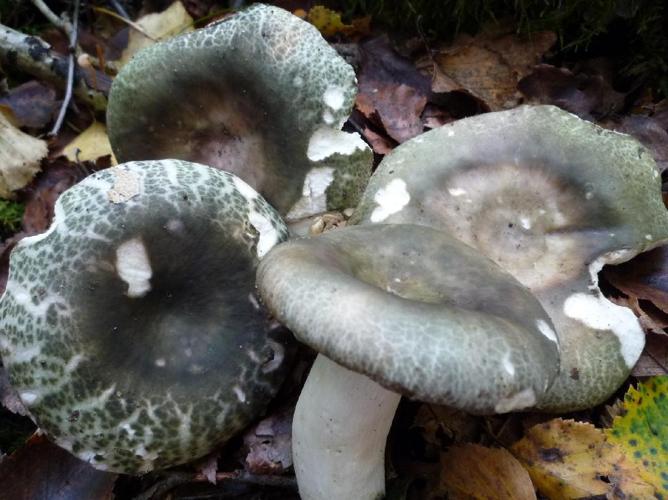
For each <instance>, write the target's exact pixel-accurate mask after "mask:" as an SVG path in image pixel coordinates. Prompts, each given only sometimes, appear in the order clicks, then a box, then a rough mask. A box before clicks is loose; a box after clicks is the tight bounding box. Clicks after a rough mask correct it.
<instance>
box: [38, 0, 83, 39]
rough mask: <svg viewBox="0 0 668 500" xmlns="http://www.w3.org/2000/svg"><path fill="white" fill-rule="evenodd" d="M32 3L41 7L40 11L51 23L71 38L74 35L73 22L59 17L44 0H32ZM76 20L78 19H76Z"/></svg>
mask: <svg viewBox="0 0 668 500" xmlns="http://www.w3.org/2000/svg"><path fill="white" fill-rule="evenodd" d="M32 3H33V5H34V6H35V7H37V8H38V9H39V11H40V12H41V13H42V14H44V17H46V18H47V19H48V20H49V22H50V23H51V24H53V25H54V26H56V27H58V28H60V29H61V30H63V31H64V32H65V34H66V35H67V36H68V37H70V38H71V36H72V31H74V29H75V28H74V27H73V26H72V23H70V22H69V21H68V20H67V19H63V18H60V17H58V16H57V15H56V14H55V13H54V12H53V11H52V10H51V9H50V8H49V6H48V5H47V4H45V3H44V1H43V0H32ZM75 22H76V20H75Z"/></svg>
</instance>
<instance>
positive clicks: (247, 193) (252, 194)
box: [232, 175, 258, 201]
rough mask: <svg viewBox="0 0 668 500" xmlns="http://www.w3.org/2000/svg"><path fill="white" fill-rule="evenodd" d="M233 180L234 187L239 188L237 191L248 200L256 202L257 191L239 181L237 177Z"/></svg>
mask: <svg viewBox="0 0 668 500" xmlns="http://www.w3.org/2000/svg"><path fill="white" fill-rule="evenodd" d="M232 180H233V181H234V187H236V188H237V191H239V193H241V196H243V197H244V198H246V199H247V200H249V201H250V200H254V199H255V198H257V196H258V195H257V191H255V189H253V188H252V187H250V186H249V185H248V184H246V183H245V182H244V181H242V180H241V179H239V178H238V177H237V176H236V175H235V176H233V177H232Z"/></svg>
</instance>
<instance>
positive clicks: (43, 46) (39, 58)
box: [0, 24, 106, 110]
mask: <svg viewBox="0 0 668 500" xmlns="http://www.w3.org/2000/svg"><path fill="white" fill-rule="evenodd" d="M0 64H4V65H6V66H7V67H11V68H14V69H16V70H18V71H22V72H24V73H28V74H29V75H33V76H34V77H36V78H38V79H40V80H44V81H47V82H51V83H53V84H54V85H56V86H57V87H59V88H63V89H64V88H65V87H66V81H67V72H68V67H69V66H68V59H67V58H65V57H63V56H60V55H58V54H56V53H54V52H53V51H52V50H51V46H50V45H49V44H48V43H46V42H45V41H44V40H41V39H40V38H38V37H35V36H30V35H26V34H25V33H21V32H20V31H16V30H13V29H11V28H9V27H7V26H5V25H3V24H0ZM75 69H76V68H75ZM75 76H76V78H75V84H74V89H73V90H74V95H75V96H76V98H77V99H79V100H81V101H83V102H85V103H87V104H89V105H91V106H93V107H94V108H95V109H97V110H102V109H104V107H105V106H106V95H105V92H104V91H103V90H100V89H98V88H94V87H92V86H89V85H87V84H86V81H85V79H84V78H81V73H80V72H79V71H75Z"/></svg>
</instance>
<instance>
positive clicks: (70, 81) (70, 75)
mask: <svg viewBox="0 0 668 500" xmlns="http://www.w3.org/2000/svg"><path fill="white" fill-rule="evenodd" d="M35 1H41V0H35ZM79 1H80V0H74V15H73V16H72V17H73V25H72V30H71V31H70V46H69V55H68V61H67V62H68V66H67V86H66V87H65V96H64V97H63V103H62V105H61V106H60V112H59V113H58V118H57V119H56V123H54V124H53V128H52V129H51V132H49V135H51V136H55V135H57V134H58V132H59V131H60V127H62V125H63V120H65V114H66V113H67V108H68V107H69V105H70V101H71V100H72V87H73V86H74V65H75V64H76V59H75V57H74V55H75V52H76V50H77V37H78V34H79Z"/></svg>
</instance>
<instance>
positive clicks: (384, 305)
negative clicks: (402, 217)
mask: <svg viewBox="0 0 668 500" xmlns="http://www.w3.org/2000/svg"><path fill="white" fill-rule="evenodd" d="M257 283H258V289H259V291H260V294H261V296H262V298H263V300H264V301H265V303H266V304H267V307H268V308H269V309H270V310H271V311H272V313H273V314H274V315H275V316H276V317H277V318H278V319H279V321H281V322H282V323H283V324H285V325H286V326H287V327H288V328H290V330H292V331H293V333H294V334H295V335H296V336H297V338H298V339H299V340H301V341H302V342H304V343H306V344H308V345H310V346H311V347H313V348H314V349H316V350H317V351H319V352H320V353H322V354H324V355H325V356H327V357H328V358H330V359H332V360H333V361H335V362H336V363H339V364H340V365H342V366H345V367H346V368H348V369H351V370H354V371H356V372H361V373H363V374H366V375H368V376H369V377H370V378H372V379H373V380H375V381H376V382H378V383H380V384H381V385H383V386H385V387H387V388H388V389H391V390H394V391H396V392H399V393H401V394H404V395H407V396H409V397H412V398H416V399H420V400H423V401H429V402H433V403H439V404H448V405H452V406H455V407H457V408H460V409H464V410H468V411H471V412H475V413H495V412H496V413H503V412H507V411H511V410H515V409H520V408H525V407H527V406H532V405H533V404H534V403H535V401H536V398H537V397H540V396H541V395H542V394H543V393H544V392H545V390H546V389H547V387H548V386H549V384H550V383H551V382H552V380H553V379H554V377H555V376H556V374H557V371H558V369H559V366H558V365H559V354H558V345H557V339H556V336H555V335H554V332H553V331H552V327H551V322H550V319H549V317H548V316H547V314H546V313H545V311H544V310H543V308H542V307H541V305H540V304H539V303H538V301H537V300H536V299H535V298H534V297H533V296H532V295H531V294H530V293H529V292H528V291H527V290H526V288H525V287H523V286H522V285H521V284H520V283H519V282H517V280H515V279H514V278H513V277H512V276H510V275H509V274H507V273H506V272H504V271H502V270H501V269H500V268H499V267H498V266H497V265H496V264H494V263H493V262H492V261H490V260H489V259H487V258H485V257H483V256H481V255H480V254H479V253H478V252H476V251H475V250H473V249H472V248H471V247H469V246H468V245H465V244H463V243H461V242H460V241H458V240H457V239H455V238H453V237H451V236H449V235H447V234H445V233H443V232H441V231H435V230H433V229H430V228H426V227H421V226H415V225H403V224H398V225H394V224H392V225H377V226H364V227H362V226H358V227H347V228H344V229H339V230H335V231H330V232H328V233H325V234H323V235H320V236H317V237H313V238H306V239H298V240H290V241H288V242H287V243H284V244H281V245H278V246H276V247H275V248H274V249H273V250H272V251H271V252H270V253H269V254H268V255H267V256H266V257H265V259H263V261H262V262H261V263H260V266H259V267H258V273H257Z"/></svg>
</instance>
